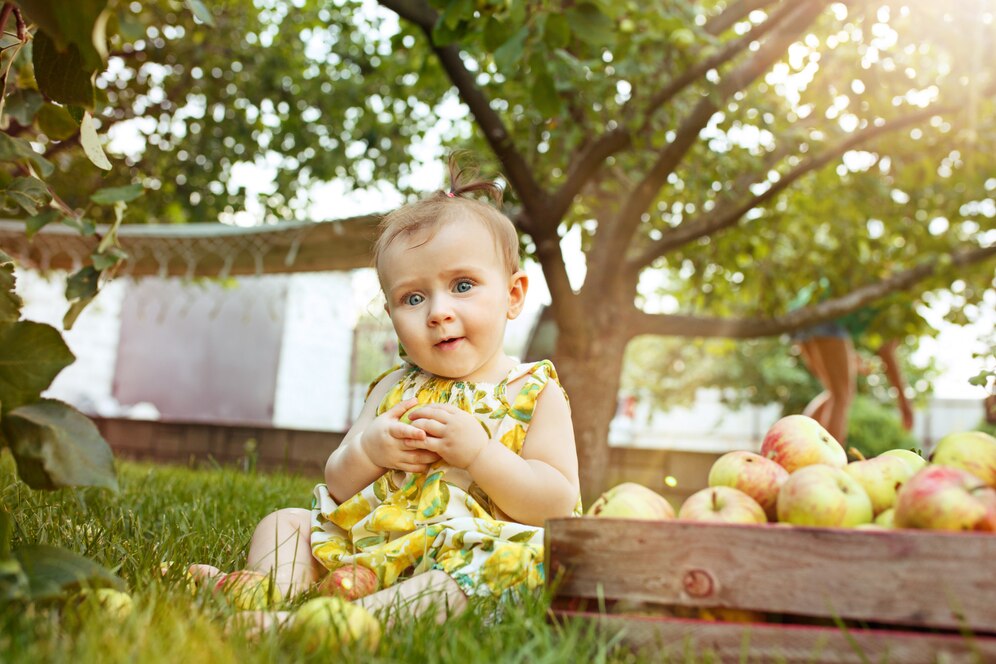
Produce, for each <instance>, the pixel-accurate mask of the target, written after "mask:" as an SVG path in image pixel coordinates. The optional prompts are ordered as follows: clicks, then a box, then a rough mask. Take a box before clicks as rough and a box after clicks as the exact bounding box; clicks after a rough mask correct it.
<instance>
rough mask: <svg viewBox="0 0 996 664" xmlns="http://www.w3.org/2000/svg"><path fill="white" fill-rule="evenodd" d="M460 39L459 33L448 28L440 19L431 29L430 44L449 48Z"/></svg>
mask: <svg viewBox="0 0 996 664" xmlns="http://www.w3.org/2000/svg"><path fill="white" fill-rule="evenodd" d="M459 37H460V31H459V30H455V29H453V28H451V27H449V26H448V25H447V24H446V22H445V21H443V20H442V17H440V18H439V20H438V21H436V25H435V26H433V28H432V43H433V44H435V45H436V46H449V45H450V44H452V43H453V42H455V41H456V40H457V39H458V38H459Z"/></svg>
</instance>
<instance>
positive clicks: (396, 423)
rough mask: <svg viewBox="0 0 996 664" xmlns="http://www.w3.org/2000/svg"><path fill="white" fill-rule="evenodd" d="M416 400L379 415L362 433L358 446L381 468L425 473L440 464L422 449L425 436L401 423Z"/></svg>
mask: <svg viewBox="0 0 996 664" xmlns="http://www.w3.org/2000/svg"><path fill="white" fill-rule="evenodd" d="M417 405H418V399H408V400H406V401H402V402H401V403H399V404H396V405H395V406H394V407H393V408H391V409H390V410H388V411H386V412H384V413H383V414H381V415H378V416H377V417H376V418H374V420H373V421H372V422H371V423H370V425H369V426H368V427H367V428H366V430H364V432H363V435H362V436H361V437H360V446H361V447H362V448H363V451H364V453H366V455H367V458H369V459H370V461H371V462H372V463H373V464H374V465H376V466H379V467H380V468H384V469H393V470H403V471H406V472H410V473H424V472H426V471H427V470H428V469H429V466H431V465H432V464H434V463H436V462H437V461H439V455H438V454H435V453H433V452H431V451H428V450H426V449H424V448H423V445H424V442H425V438H426V435H425V432H424V431H422V429H420V428H418V427H414V426H412V425H411V424H406V423H404V422H402V421H401V416H402V415H404V414H405V413H406V412H408V410H410V409H411V408H412V407H413V406H417Z"/></svg>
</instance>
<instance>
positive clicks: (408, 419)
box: [400, 404, 422, 424]
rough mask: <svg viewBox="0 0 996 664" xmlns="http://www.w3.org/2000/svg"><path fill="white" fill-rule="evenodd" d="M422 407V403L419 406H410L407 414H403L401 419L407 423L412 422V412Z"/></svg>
mask: <svg viewBox="0 0 996 664" xmlns="http://www.w3.org/2000/svg"><path fill="white" fill-rule="evenodd" d="M421 407H422V404H419V405H417V406H412V407H411V408H409V409H408V410H406V411H405V414H404V415H402V416H401V418H400V419H401V421H402V422H404V423H405V424H411V423H412V413H414V412H415V411H416V410H418V409H419V408H421Z"/></svg>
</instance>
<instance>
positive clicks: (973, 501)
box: [895, 465, 996, 532]
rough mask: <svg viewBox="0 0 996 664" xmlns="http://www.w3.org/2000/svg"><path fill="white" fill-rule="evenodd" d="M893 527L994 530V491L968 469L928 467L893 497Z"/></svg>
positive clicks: (995, 494)
mask: <svg viewBox="0 0 996 664" xmlns="http://www.w3.org/2000/svg"><path fill="white" fill-rule="evenodd" d="M895 522H896V527H898V528H928V529H932V530H977V531H985V532H994V531H996V489H992V488H990V487H988V486H986V484H985V482H983V481H982V479H980V478H979V477H976V476H975V475H973V474H972V473H970V472H968V471H967V470H962V469H961V468H952V467H949V466H935V465H930V466H927V467H926V468H924V469H923V470H921V471H920V472H918V473H917V474H916V475H914V476H913V477H911V478H910V479H909V480H908V481H907V482H906V484H904V485H903V486H902V488H901V489H900V490H899V494H898V495H897V497H896V513H895Z"/></svg>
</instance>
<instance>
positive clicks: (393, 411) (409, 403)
mask: <svg viewBox="0 0 996 664" xmlns="http://www.w3.org/2000/svg"><path fill="white" fill-rule="evenodd" d="M417 405H418V399H415V398H412V399H405V400H404V401H399V402H398V403H396V404H394V406H392V407H391V408H389V409H388V410H386V411H384V414H385V415H388V416H389V417H391V419H395V420H400V419H401V416H402V415H404V414H405V413H407V412H408V411H409V410H411V409H412V408H414V407H415V406H417Z"/></svg>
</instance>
